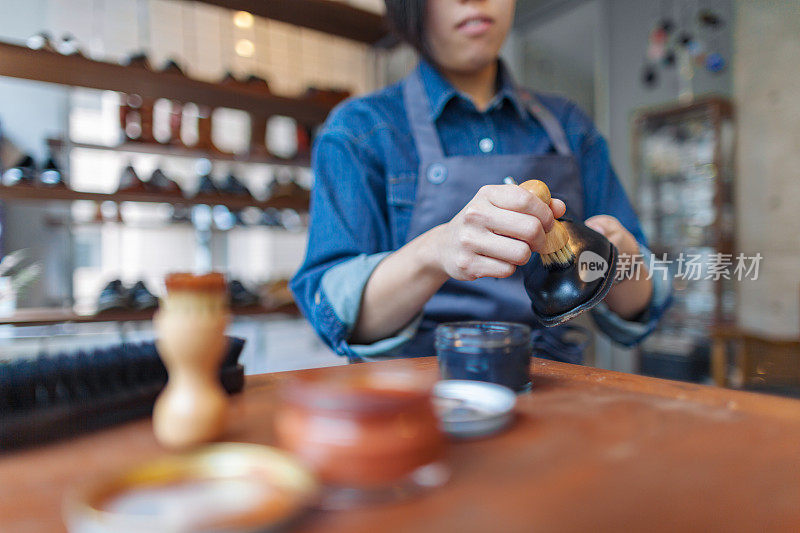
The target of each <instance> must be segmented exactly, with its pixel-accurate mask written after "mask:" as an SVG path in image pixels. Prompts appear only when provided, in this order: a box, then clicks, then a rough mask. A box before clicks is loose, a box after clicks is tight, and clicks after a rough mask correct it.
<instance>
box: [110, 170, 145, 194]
mask: <svg viewBox="0 0 800 533" xmlns="http://www.w3.org/2000/svg"><path fill="white" fill-rule="evenodd" d="M117 192H147V186H146V185H145V183H144V182H143V181H142V180H141V179H140V178H139V175H138V174H136V170H135V169H134V168H133V166H131V165H128V166H126V167H125V168H124V169H122V174H121V175H120V177H119V185H118V186H117Z"/></svg>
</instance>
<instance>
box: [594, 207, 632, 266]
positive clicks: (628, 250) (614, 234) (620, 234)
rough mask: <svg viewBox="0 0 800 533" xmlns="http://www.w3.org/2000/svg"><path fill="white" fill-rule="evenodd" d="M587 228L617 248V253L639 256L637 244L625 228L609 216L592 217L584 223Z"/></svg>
mask: <svg viewBox="0 0 800 533" xmlns="http://www.w3.org/2000/svg"><path fill="white" fill-rule="evenodd" d="M584 224H586V225H587V226H589V227H590V228H592V229H593V230H595V231H596V232H597V233H600V234H601V235H603V236H604V237H605V238H606V239H608V240H609V241H611V244H613V245H614V246H616V247H617V250H619V253H621V254H627V255H629V256H635V255H638V254H639V243H638V242H636V238H635V237H634V236H633V235H632V234H631V232H630V231H628V230H627V229H625V226H623V225H622V223H621V222H620V221H619V220H617V219H616V218H614V217H612V216H611V215H597V216H593V217H591V218H589V219H587V220H586V222H584Z"/></svg>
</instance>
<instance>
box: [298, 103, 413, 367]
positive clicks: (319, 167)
mask: <svg viewBox="0 0 800 533" xmlns="http://www.w3.org/2000/svg"><path fill="white" fill-rule="evenodd" d="M345 105H346V104H345ZM351 111H352V106H351ZM354 114H355V115H356V116H357V113H352V112H348V113H346V115H347V117H346V118H343V117H342V115H343V113H342V112H341V110H339V113H337V112H336V111H334V113H333V114H332V115H331V117H330V118H329V120H328V123H327V124H326V126H325V127H324V129H323V131H322V132H321V133H320V134H319V135H318V137H317V140H316V142H315V145H314V149H313V154H312V168H313V170H314V187H313V188H312V193H311V207H310V211H311V220H312V224H311V225H310V227H309V239H308V247H307V251H306V257H305V260H304V262H303V264H302V266H301V267H300V269H299V270H298V272H297V274H296V275H295V276H294V278H293V279H292V281H291V284H290V287H291V290H292V292H293V294H294V296H295V300H296V301H297V304H298V306H299V307H300V310H301V311H302V312H303V314H304V315H305V317H306V318H307V319H308V320H309V322H310V323H311V325H312V326H313V327H314V329H315V330H316V331H317V333H318V334H319V335H320V337H321V338H322V339H323V340H324V341H325V343H326V344H327V345H328V346H329V347H330V348H331V349H332V350H334V351H335V352H336V353H338V354H339V355H343V356H360V355H373V354H379V353H381V352H384V351H388V350H390V349H392V348H394V347H397V346H399V345H400V344H402V343H404V342H405V341H407V340H409V339H411V338H412V337H413V335H414V334H415V332H416V325H417V323H418V320H415V321H412V323H411V324H410V325H409V326H408V327H407V328H406V330H404V331H401V332H400V333H398V335H397V336H396V337H393V338H392V339H384V340H382V341H379V342H377V343H375V344H373V345H369V346H351V345H350V343H349V342H348V338H349V336H350V334H351V333H352V330H353V327H354V326H355V323H356V320H357V319H358V313H359V311H360V308H361V296H362V294H363V291H364V287H365V286H366V283H367V281H368V279H369V277H370V275H371V274H372V272H373V270H374V269H375V267H376V266H377V265H378V263H379V262H380V261H381V260H382V259H383V258H384V257H386V255H388V254H389V253H390V252H391V238H390V233H389V231H390V230H389V227H388V223H387V220H386V217H385V213H386V211H387V209H386V184H385V179H384V177H383V176H384V172H383V169H382V166H381V165H382V163H381V158H380V157H379V156H378V154H377V153H376V151H375V148H374V147H372V146H370V144H369V143H368V142H366V140H365V138H363V137H360V136H359V133H358V132H359V131H364V128H359V127H358V126H359V125H358V124H355V125H354V124H353V123H352V122H353V118H352V117H353V115H354ZM364 135H365V136H366V134H364Z"/></svg>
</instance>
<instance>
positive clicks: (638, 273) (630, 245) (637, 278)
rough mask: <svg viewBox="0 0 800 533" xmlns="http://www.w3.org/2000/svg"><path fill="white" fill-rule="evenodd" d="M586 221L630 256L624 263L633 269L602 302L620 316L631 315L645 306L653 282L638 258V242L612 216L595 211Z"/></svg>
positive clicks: (629, 317)
mask: <svg viewBox="0 0 800 533" xmlns="http://www.w3.org/2000/svg"><path fill="white" fill-rule="evenodd" d="M585 224H586V225H587V226H589V227H590V228H592V229H593V230H595V231H596V232H598V233H601V234H603V236H605V238H606V239H608V240H609V241H611V244H613V245H614V246H616V247H617V250H618V251H619V253H620V254H626V255H627V256H628V257H630V258H631V259H630V261H627V264H628V265H630V267H631V268H632V270H631V271H630V273H629V274H626V275H624V276H623V277H622V279H623V281H622V282H621V283H617V284H616V285H614V287H612V288H611V291H610V292H609V293H608V295H607V296H606V299H605V302H606V304H607V305H608V307H609V309H611V310H612V311H614V312H615V313H617V314H618V315H619V316H620V317H622V318H624V319H626V320H632V319H634V318H635V317H637V316H638V315H640V314H641V313H642V311H644V310H645V309H646V308H647V306H648V305H649V303H650V298H651V297H652V295H653V282H652V280H651V279H650V276H648V274H647V268H646V267H645V265H644V264H643V263H642V261H641V260H639V259H638V255H639V253H640V251H639V243H638V242H636V238H635V237H634V236H633V235H632V234H631V232H630V231H628V230H627V229H625V226H623V225H622V223H620V221H619V220H617V219H616V218H614V217H612V216H609V215H597V216H594V217H591V218H589V219H587V220H586V222H585Z"/></svg>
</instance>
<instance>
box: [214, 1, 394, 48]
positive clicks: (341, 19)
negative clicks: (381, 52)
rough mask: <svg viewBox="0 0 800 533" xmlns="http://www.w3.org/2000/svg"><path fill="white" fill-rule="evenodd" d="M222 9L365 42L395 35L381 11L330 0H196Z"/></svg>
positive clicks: (387, 41)
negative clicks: (248, 13) (379, 13)
mask: <svg viewBox="0 0 800 533" xmlns="http://www.w3.org/2000/svg"><path fill="white" fill-rule="evenodd" d="M198 1H199V2H201V3H204V4H211V5H215V6H219V7H224V8H226V9H232V10H237V11H248V12H250V13H252V14H253V15H257V16H259V17H264V18H268V19H272V20H278V21H281V22H286V23H288V24H293V25H295V26H302V27H304V28H309V29H312V30H317V31H321V32H324V33H328V34H331V35H337V36H339V37H344V38H345V39H352V40H354V41H359V42H362V43H366V44H369V45H376V46H381V47H389V46H393V45H394V44H396V42H397V41H396V39H394V37H393V36H392V34H391V32H390V31H389V25H388V23H387V22H386V19H385V18H384V17H382V16H381V15H378V14H376V13H373V12H371V11H366V10H364V9H359V8H357V7H354V6H351V5H348V4H345V3H343V2H332V1H331V0H291V1H290V2H289V1H287V0H198Z"/></svg>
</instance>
